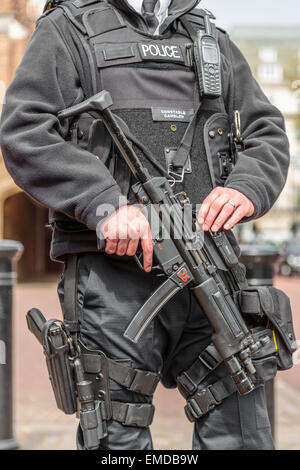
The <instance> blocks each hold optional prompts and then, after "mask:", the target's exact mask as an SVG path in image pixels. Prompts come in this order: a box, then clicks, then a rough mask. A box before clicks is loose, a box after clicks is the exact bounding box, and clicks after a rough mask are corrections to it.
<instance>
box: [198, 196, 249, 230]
mask: <svg viewBox="0 0 300 470" xmlns="http://www.w3.org/2000/svg"><path fill="white" fill-rule="evenodd" d="M253 213H254V205H253V203H252V202H251V201H250V200H249V199H248V198H247V197H246V196H244V194H242V193H240V192H239V191H237V190H236V189H231V188H222V187H217V188H215V189H214V190H213V191H212V192H211V193H210V194H209V195H208V196H207V198H206V199H205V200H204V201H203V204H202V207H201V209H200V211H199V214H198V223H199V224H200V225H203V229H204V230H205V231H206V232H207V231H208V230H210V229H211V230H212V232H218V231H219V230H220V229H221V228H222V227H223V225H224V224H225V225H224V229H225V230H230V229H231V228H232V227H234V226H235V225H236V224H237V223H238V222H239V221H240V220H242V219H243V218H244V217H251V215H253ZM225 222H226V223H225Z"/></svg>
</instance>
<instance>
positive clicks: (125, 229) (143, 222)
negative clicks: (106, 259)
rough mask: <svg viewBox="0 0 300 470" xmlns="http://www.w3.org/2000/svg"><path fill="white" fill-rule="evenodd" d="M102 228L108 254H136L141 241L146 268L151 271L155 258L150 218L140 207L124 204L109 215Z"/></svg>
mask: <svg viewBox="0 0 300 470" xmlns="http://www.w3.org/2000/svg"><path fill="white" fill-rule="evenodd" d="M100 230H101V232H102V234H103V236H104V237H105V239H106V248H105V252H106V253H107V254H108V255H113V254H116V255H118V256H124V255H127V256H134V255H135V254H136V251H137V249H138V245H139V242H141V246H142V250H143V258H144V269H145V271H146V272H149V271H151V268H152V260H153V243H152V235H151V229H150V225H149V222H148V220H147V219H146V217H145V216H144V214H143V213H142V212H141V210H140V209H138V208H137V207H134V206H130V205H128V206H123V207H121V208H120V209H118V210H117V211H116V212H114V213H113V214H112V215H111V216H110V217H108V218H107V219H106V220H105V221H104V222H102V225H101V226H100Z"/></svg>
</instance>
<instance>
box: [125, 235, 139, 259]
mask: <svg viewBox="0 0 300 470" xmlns="http://www.w3.org/2000/svg"><path fill="white" fill-rule="evenodd" d="M138 246H139V239H137V240H129V243H128V247H127V252H126V255H127V256H134V255H135V254H136V252H137V249H138Z"/></svg>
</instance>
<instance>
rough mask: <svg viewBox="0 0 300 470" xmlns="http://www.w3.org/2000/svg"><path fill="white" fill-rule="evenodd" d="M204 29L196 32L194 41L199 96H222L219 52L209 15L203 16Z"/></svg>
mask: <svg viewBox="0 0 300 470" xmlns="http://www.w3.org/2000/svg"><path fill="white" fill-rule="evenodd" d="M204 23H205V30H204V31H202V30H200V31H198V32H197V39H196V41H195V43H194V59H195V68H196V73H197V76H198V82H199V89H200V95H201V98H218V97H220V96H222V81H221V54H220V49H219V45H218V42H217V40H216V38H215V37H214V36H213V34H212V28H211V23H210V19H209V16H208V15H206V16H205V17H204Z"/></svg>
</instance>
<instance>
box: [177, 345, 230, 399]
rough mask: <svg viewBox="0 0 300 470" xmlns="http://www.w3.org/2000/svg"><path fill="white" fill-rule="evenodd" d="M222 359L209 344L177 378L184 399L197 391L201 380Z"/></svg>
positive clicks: (220, 362)
mask: <svg viewBox="0 0 300 470" xmlns="http://www.w3.org/2000/svg"><path fill="white" fill-rule="evenodd" d="M222 362H223V361H222V359H221V356H220V355H219V353H218V352H217V350H216V348H215V347H214V345H213V344H212V343H211V344H210V345H209V346H207V348H206V349H205V350H204V351H203V352H202V353H201V354H200V355H199V356H198V358H197V359H196V361H195V362H194V363H193V364H192V366H191V367H190V368H189V369H188V370H187V371H186V372H183V373H182V374H181V375H180V376H179V377H177V383H178V389H179V391H180V393H181V394H182V395H183V396H184V397H185V398H187V397H189V396H191V395H192V394H193V393H195V392H196V391H197V389H198V386H199V385H200V384H201V382H203V380H204V379H205V378H206V377H207V376H208V375H209V374H210V373H211V372H212V371H213V370H215V369H216V368H217V367H218V366H219V365H220V364H222Z"/></svg>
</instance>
